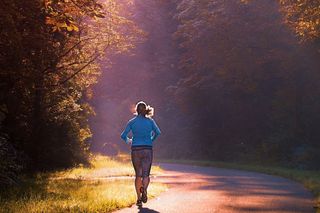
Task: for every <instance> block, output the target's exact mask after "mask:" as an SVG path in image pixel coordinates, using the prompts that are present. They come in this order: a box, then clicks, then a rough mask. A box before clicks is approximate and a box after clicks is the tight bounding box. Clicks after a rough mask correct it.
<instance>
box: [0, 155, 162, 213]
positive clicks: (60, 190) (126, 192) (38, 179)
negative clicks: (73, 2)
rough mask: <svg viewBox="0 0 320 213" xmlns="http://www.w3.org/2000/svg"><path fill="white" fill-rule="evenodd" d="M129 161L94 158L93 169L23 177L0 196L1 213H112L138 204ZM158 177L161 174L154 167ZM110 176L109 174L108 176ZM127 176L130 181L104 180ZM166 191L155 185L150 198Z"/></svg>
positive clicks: (160, 185) (2, 191)
mask: <svg viewBox="0 0 320 213" xmlns="http://www.w3.org/2000/svg"><path fill="white" fill-rule="evenodd" d="M131 167H132V166H131V164H130V163H129V162H127V161H120V160H117V159H116V158H110V157H105V156H95V157H94V158H93V159H92V166H91V167H90V168H86V167H78V168H74V169H68V170H63V171H58V172H47V173H38V174H36V175H34V176H32V177H26V176H25V177H23V178H22V183H21V184H20V185H19V186H14V187H11V188H10V189H6V190H3V189H2V190H1V192H0V212H6V213H7V212H17V213H25V212H28V213H29V212H30V213H33V212H34V213H36V212H52V213H53V212H54V213H56V212H57V213H59V212H88V213H91V212H111V211H113V210H116V209H119V208H124V207H127V206H130V205H132V204H134V203H135V201H136V195H135V190H134V184H133V177H128V176H133V170H132V169H131ZM152 169H154V171H155V173H156V172H158V173H160V172H161V169H160V168H159V167H154V168H152ZM108 172H110V173H108ZM114 176H115V177H118V176H127V178H124V179H119V178H107V179H106V178H104V177H114ZM165 190H166V186H165V185H163V184H160V183H152V184H151V185H150V188H149V190H148V196H149V197H150V198H152V197H155V196H157V195H158V194H160V193H161V192H162V191H165Z"/></svg>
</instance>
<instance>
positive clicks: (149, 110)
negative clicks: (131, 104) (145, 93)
mask: <svg viewBox="0 0 320 213" xmlns="http://www.w3.org/2000/svg"><path fill="white" fill-rule="evenodd" d="M135 114H138V115H143V116H144V117H152V116H153V114H154V108H153V107H151V106H149V105H147V104H146V103H145V102H143V101H139V102H138V103H137V105H136V113H135Z"/></svg>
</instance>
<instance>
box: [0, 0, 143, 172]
mask: <svg viewBox="0 0 320 213" xmlns="http://www.w3.org/2000/svg"><path fill="white" fill-rule="evenodd" d="M2 5H3V6H1V8H0V13H1V14H0V26H1V31H2V33H1V36H0V41H1V45H0V52H1V54H0V80H1V84H0V106H1V113H2V114H3V116H2V117H3V119H1V124H2V126H3V128H2V129H3V132H5V133H7V134H8V136H9V138H10V141H9V143H12V145H14V147H15V148H16V149H18V150H20V151H22V152H23V153H25V154H26V155H27V156H28V158H29V159H30V161H29V163H28V165H27V168H29V169H32V170H39V169H52V168H56V167H68V166H73V165H77V164H79V163H86V162H87V160H88V156H89V145H88V141H89V140H90V137H91V135H92V134H91V130H90V127H89V125H88V118H89V117H90V116H92V115H94V111H93V109H92V107H91V106H90V105H89V103H88V102H89V100H90V98H91V97H92V95H91V96H90V95H89V94H90V91H91V90H92V86H93V85H94V84H95V83H96V82H97V81H98V78H99V76H100V74H101V70H100V66H99V62H100V61H102V60H104V61H106V63H108V59H109V58H108V57H110V55H111V53H119V52H124V51H129V50H130V49H132V48H133V47H134V43H135V41H136V40H138V38H139V36H140V34H141V31H140V30H139V29H138V28H137V27H136V26H135V24H134V23H133V22H132V21H130V19H129V18H128V17H129V15H128V14H127V13H126V9H127V8H128V7H129V4H128V2H127V1H121V2H119V3H118V2H116V1H113V0H110V1H105V2H103V3H97V2H96V1H95V0H80V1H78V0H77V1H64V0H61V1H60V0H57V1H51V0H43V1H35V0H27V1H18V0H16V1H4V2H3V3H2ZM99 60H100V61H99ZM0 160H1V161H8V162H9V161H10V159H9V158H6V157H3V158H0Z"/></svg>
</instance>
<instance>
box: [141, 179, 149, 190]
mask: <svg viewBox="0 0 320 213" xmlns="http://www.w3.org/2000/svg"><path fill="white" fill-rule="evenodd" d="M149 183H150V177H149V176H147V177H143V178H142V186H143V188H144V190H145V191H147V189H148V186H149Z"/></svg>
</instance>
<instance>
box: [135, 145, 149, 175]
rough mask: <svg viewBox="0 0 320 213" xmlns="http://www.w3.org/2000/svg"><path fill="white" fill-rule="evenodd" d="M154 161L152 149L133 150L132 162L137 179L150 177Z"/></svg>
mask: <svg viewBox="0 0 320 213" xmlns="http://www.w3.org/2000/svg"><path fill="white" fill-rule="evenodd" d="M152 159H153V151H152V149H133V150H132V151H131V160H132V164H133V167H134V171H135V173H136V177H149V175H150V170H151V164H152Z"/></svg>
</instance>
